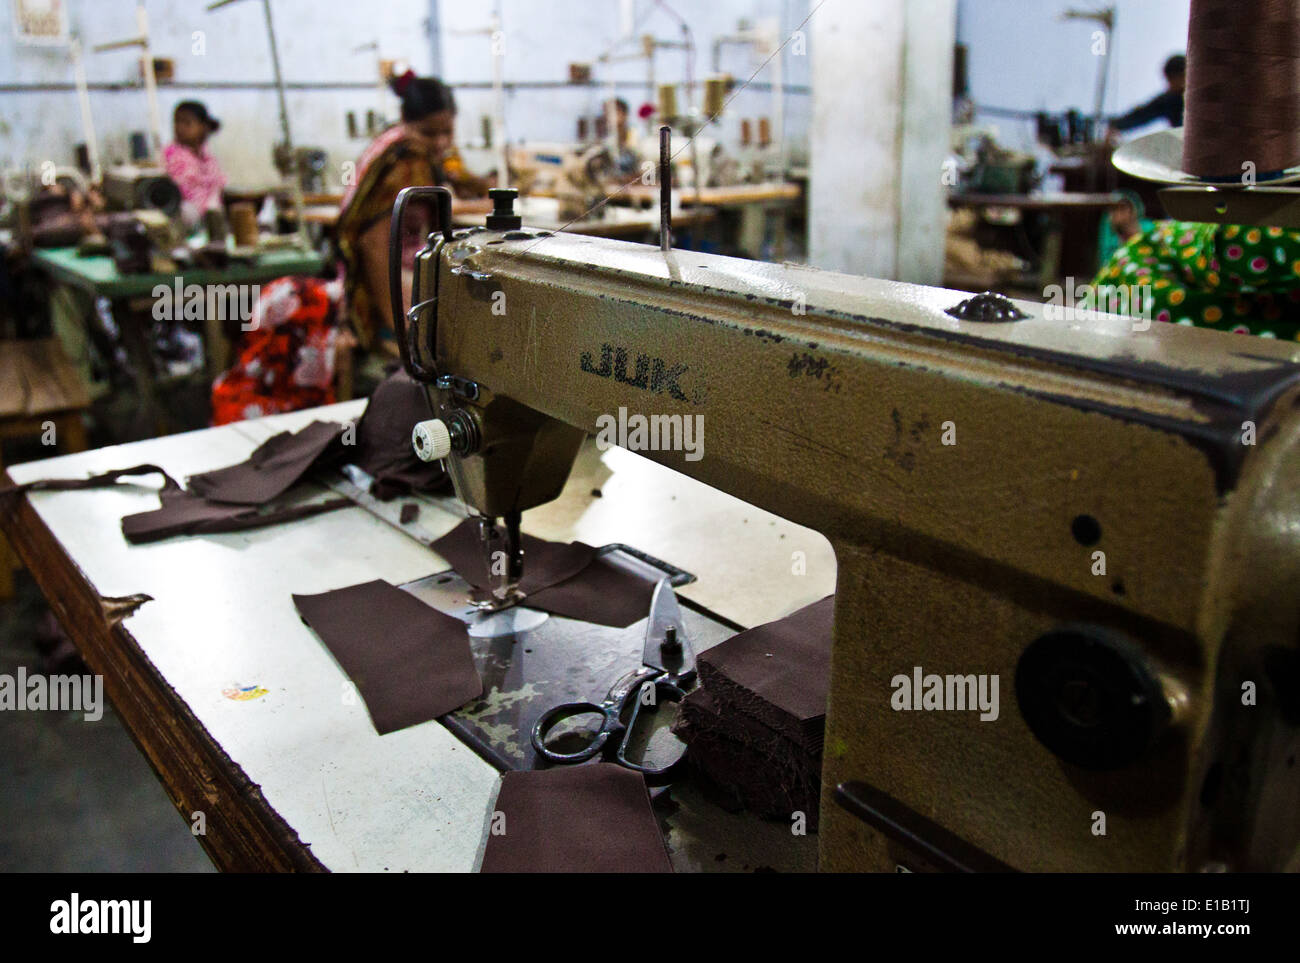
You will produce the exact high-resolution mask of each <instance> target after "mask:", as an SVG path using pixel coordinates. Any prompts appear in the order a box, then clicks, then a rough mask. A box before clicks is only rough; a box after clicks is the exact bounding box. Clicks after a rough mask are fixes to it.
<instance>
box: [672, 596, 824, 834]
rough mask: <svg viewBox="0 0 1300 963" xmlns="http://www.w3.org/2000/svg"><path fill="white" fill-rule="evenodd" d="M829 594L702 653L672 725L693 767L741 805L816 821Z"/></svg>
mask: <svg viewBox="0 0 1300 963" xmlns="http://www.w3.org/2000/svg"><path fill="white" fill-rule="evenodd" d="M834 605H835V597H834V596H833V595H832V596H828V597H826V598H824V599H822V600H821V601H820V602H814V603H813V604H812V605H808V606H805V607H804V608H802V609H799V610H798V611H796V612H794V613H792V614H791V615H788V616H786V617H785V618H783V619H779V620H777V621H775V622H769V623H767V624H765V625H760V626H757V627H755V628H753V629H749V630H747V631H745V632H740V633H738V634H737V635H734V636H732V637H731V638H730V639H728V640H727V641H726V642H723V643H721V644H720V645H716V646H714V647H713V648H711V649H709V650H708V651H706V652H704V653H703V654H701V656H700V658H699V662H698V665H699V671H700V688H698V689H696V690H695V691H694V692H692V693H691V694H690V695H688V696H687V697H686V699H685V700H684V701H683V703H682V707H681V710H680V712H679V713H678V717H677V721H676V722H675V723H674V725H673V731H674V732H675V733H676V734H677V735H678V736H679V737H680V738H681V739H682V740H683V741H684V742H685V743H686V744H687V746H688V751H687V758H688V759H689V760H690V763H691V765H692V766H693V767H694V768H695V769H697V770H698V771H699V772H701V773H703V774H704V775H705V776H707V777H708V778H709V780H710V781H711V782H713V783H714V784H715V785H717V786H719V787H720V788H722V789H723V790H724V791H725V792H727V793H728V794H730V795H731V796H732V797H733V798H734V799H735V800H736V801H737V802H738V803H739V804H740V805H742V806H744V807H745V808H747V809H750V810H752V811H754V812H757V813H759V814H760V815H763V816H770V817H774V818H780V819H789V818H790V817H791V815H792V814H793V813H795V812H802V813H803V814H804V815H805V817H806V819H807V821H808V822H807V825H808V826H809V828H812V829H815V828H816V826H817V814H818V806H819V795H820V792H821V754H822V740H823V737H824V729H825V725H826V696H827V691H828V689H829V685H830V651H831V625H832V617H833V613H834Z"/></svg>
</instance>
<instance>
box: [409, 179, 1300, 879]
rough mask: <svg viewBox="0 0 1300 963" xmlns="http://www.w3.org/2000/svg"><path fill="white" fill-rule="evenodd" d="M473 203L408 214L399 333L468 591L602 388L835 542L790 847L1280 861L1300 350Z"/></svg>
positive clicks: (833, 865)
mask: <svg viewBox="0 0 1300 963" xmlns="http://www.w3.org/2000/svg"><path fill="white" fill-rule="evenodd" d="M411 190H412V191H415V192H423V193H426V194H428V195H429V197H437V198H438V199H439V201H440V202H445V204H446V205H448V206H449V204H450V198H449V196H445V197H442V196H440V195H439V194H438V190H439V189H429V188H414V189H411ZM498 200H499V201H500V202H501V203H500V206H499V208H498V211H497V213H496V214H494V215H493V216H492V217H490V218H489V222H488V224H489V226H488V227H487V228H486V229H484V228H478V229H473V230H469V231H459V232H456V233H455V234H454V235H453V234H452V233H450V231H448V232H447V233H445V234H439V235H433V236H431V237H430V242H429V245H428V246H427V247H426V249H425V250H424V251H423V252H421V254H420V255H419V256H418V258H417V263H416V266H415V288H414V293H413V298H412V303H413V304H414V307H412V308H411V309H410V312H409V315H408V321H407V325H406V330H405V331H400V332H399V335H401V336H402V339H403V348H404V349H405V350H406V351H407V352H408V356H407V359H406V360H407V362H408V366H409V368H410V370H412V372H413V373H415V374H416V376H417V377H419V378H421V379H422V380H424V381H425V382H426V383H427V384H428V385H429V390H430V392H431V398H432V399H433V401H434V402H435V405H436V408H437V411H438V413H439V419H438V422H437V423H436V425H434V426H433V430H430V431H429V432H428V434H427V437H426V441H425V444H427V445H429V446H430V447H431V449H432V451H431V452H430V454H432V455H436V456H438V457H443V456H445V457H446V459H447V464H448V467H449V470H450V472H451V474H452V477H453V479H454V481H455V485H456V491H457V493H458V495H459V496H460V498H461V499H462V500H463V501H464V502H465V503H466V504H467V505H468V506H470V508H471V509H472V510H473V511H475V512H478V513H480V514H481V515H483V516H486V517H488V518H491V519H494V520H495V519H500V520H501V521H500V523H499V525H497V526H490V527H489V531H490V533H491V534H492V537H494V538H500V539H502V542H501V545H502V546H504V550H505V551H506V552H507V553H508V555H509V557H510V561H511V564H510V566H509V571H508V573H507V574H506V575H505V576H503V581H502V585H501V586H500V589H499V591H498V592H497V593H496V595H497V598H498V599H499V601H500V604H502V605H508V604H511V602H512V601H513V597H512V593H513V592H514V591H515V589H514V585H515V584H516V583H517V581H518V574H519V571H520V567H521V566H522V565H523V564H525V560H523V559H522V557H521V555H520V553H519V552H518V551H517V538H518V535H517V533H518V529H519V518H520V513H521V512H523V511H525V510H527V509H529V508H532V507H535V506H537V505H541V504H544V503H545V502H547V501H549V500H550V499H553V498H554V497H556V495H557V494H558V493H559V492H560V490H561V487H562V486H563V484H564V482H565V479H566V477H567V475H568V473H569V470H570V467H571V464H572V460H573V458H574V455H575V452H576V451H577V449H578V445H579V443H580V441H581V440H582V438H583V435H584V433H586V432H594V431H596V430H597V428H598V425H597V419H598V418H599V417H600V416H602V415H609V414H616V413H617V412H618V411H619V409H620V408H625V409H627V410H628V411H629V412H635V413H641V414H645V415H667V416H682V417H686V416H696V415H700V416H703V425H704V428H705V440H706V442H707V443H706V445H705V447H704V451H703V457H698V458H688V457H687V455H688V454H689V453H688V452H683V451H672V450H668V451H664V450H660V451H643V452H642V454H644V455H645V456H646V457H648V458H651V459H653V460H655V461H658V462H660V463H662V464H664V465H667V466H670V467H672V468H674V469H675V470H677V471H681V472H683V473H685V474H687V475H690V476H692V477H694V478H697V479H699V480H700V481H702V482H705V483H707V484H709V485H712V486H714V487H717V488H719V489H722V490H724V491H726V492H729V493H731V494H733V495H735V496H737V497H740V498H742V499H745V500H746V501H748V502H751V503H752V504H754V505H757V506H760V507H761V508H764V509H766V510H768V511H771V512H774V513H777V514H779V515H782V516H784V517H786V518H788V519H790V520H792V521H795V522H797V523H800V524H802V525H806V526H808V527H810V528H814V529H816V530H818V531H821V532H822V533H824V534H825V535H826V537H827V538H828V539H829V540H830V542H831V543H832V545H833V546H834V550H835V554H836V558H837V561H838V585H837V593H836V603H835V629H834V650H833V657H832V682H831V695H830V703H829V708H828V718H827V730H826V740H825V758H824V772H823V780H824V783H823V795H822V802H821V808H822V812H821V836H820V867H821V868H822V869H823V870H833V871H837V870H882V871H894V870H895V869H896V868H897V867H903V868H906V869H1003V868H1011V869H1017V870H1034V871H1054V870H1071V871H1139V872H1147V871H1170V870H1200V869H1228V870H1265V871H1268V870H1282V869H1286V868H1292V869H1294V868H1297V837H1298V835H1300V770H1298V769H1297V767H1296V753H1297V748H1298V745H1297V743H1298V741H1300V740H1297V733H1298V732H1300V729H1297V726H1298V725H1300V345H1296V344H1286V343H1278V342H1271V341H1266V340H1262V339H1251V338H1245V337H1238V336H1230V335H1224V334H1220V333H1217V332H1213V331H1207V330H1199V329H1193V328H1183V327H1177V326H1174V325H1159V324H1156V325H1149V326H1147V329H1146V330H1142V324H1141V323H1140V322H1135V321H1134V320H1133V319H1130V318H1119V317H1114V316H1103V315H1093V316H1083V317H1081V318H1079V319H1078V320H1076V321H1069V322H1065V321H1049V320H1046V319H1045V318H1044V317H1043V316H1042V313H1041V310H1040V309H1037V308H1035V307H1033V306H1029V305H1021V304H1013V303H1011V302H1008V301H1005V300H1004V299H1000V298H997V297H995V296H979V297H975V298H970V297H968V296H966V295H961V294H957V293H954V292H951V291H945V290H939V289H930V288H922V287H915V286H909V285H905V284H897V283H891V282H884V281H874V280H868V279H863V278H856V277H849V276H844V275H837V274H831V273H826V272H821V271H817V270H813V269H809V268H803V267H797V266H789V265H774V264H763V263H755V262H749V261H743V260H736V259H730V258H723V257H716V256H709V255H703V254H698V253H693V252H687V251H667V252H664V251H661V250H660V249H658V248H655V247H651V246H645V245H636V244H629V243H623V242H617V241H608V240H601V239H596V238H588V237H579V236H573V235H565V234H554V235H549V234H546V233H543V232H538V231H533V230H527V229H524V228H522V227H521V226H520V225H519V224H518V219H517V218H514V217H512V215H511V213H510V209H509V199H508V197H507V198H505V199H504V200H502V198H501V196H500V195H499V196H498ZM401 204H402V202H401V201H399V208H400V207H401ZM394 222H395V223H398V222H400V210H399V212H398V214H397V215H395V217H394ZM443 223H449V220H447V221H443ZM394 286H395V288H396V287H397V285H396V284H395V285H394ZM397 294H398V296H399V297H400V290H398V291H397ZM573 658H574V659H575V660H579V661H580V660H581V659H582V653H581V652H580V651H575V652H574V653H573ZM930 677H935V678H937V680H938V682H937V687H936V684H935V683H934V682H933V680H932V679H931V678H930ZM900 679H901V680H904V681H902V682H900ZM911 682H915V684H916V689H917V691H915V692H914V693H910V695H909V697H908V698H901V697H900V695H901V692H902V690H903V689H905V688H907V687H908V683H911ZM977 692H978V693H979V694H980V696H981V697H982V696H989V695H992V696H993V697H994V698H993V699H992V700H991V706H992V707H991V709H990V707H989V705H988V704H986V703H983V701H982V700H981V704H977V698H976V693H977Z"/></svg>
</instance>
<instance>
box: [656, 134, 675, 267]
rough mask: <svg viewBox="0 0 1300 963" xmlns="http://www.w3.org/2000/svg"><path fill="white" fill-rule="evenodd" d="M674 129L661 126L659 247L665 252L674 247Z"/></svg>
mask: <svg viewBox="0 0 1300 963" xmlns="http://www.w3.org/2000/svg"><path fill="white" fill-rule="evenodd" d="M671 138H672V130H671V129H670V128H669V127H668V125H667V124H665V125H664V126H662V127H660V128H659V247H660V248H661V249H662V250H663V252H664V253H665V254H667V253H668V252H669V251H671V250H672V247H673V222H672V207H673V174H672V170H671V168H670V167H669V163H668V162H669V157H670V156H671V154H670V152H669V151H670V148H671Z"/></svg>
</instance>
